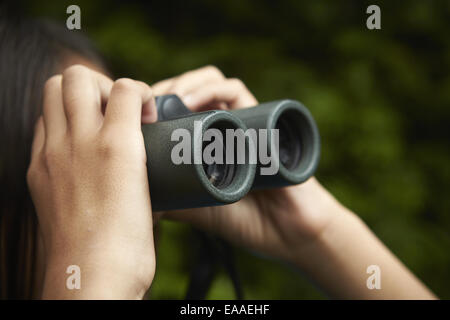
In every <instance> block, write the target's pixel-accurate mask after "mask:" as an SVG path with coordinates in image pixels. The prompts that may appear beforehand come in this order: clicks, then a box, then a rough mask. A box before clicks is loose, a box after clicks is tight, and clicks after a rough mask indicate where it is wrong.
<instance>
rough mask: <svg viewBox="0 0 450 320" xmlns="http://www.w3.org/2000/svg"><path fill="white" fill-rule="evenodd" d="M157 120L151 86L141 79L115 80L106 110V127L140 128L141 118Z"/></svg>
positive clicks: (151, 120)
mask: <svg viewBox="0 0 450 320" xmlns="http://www.w3.org/2000/svg"><path fill="white" fill-rule="evenodd" d="M144 116H145V120H146V121H147V122H148V121H150V122H154V121H156V106H155V99H154V97H153V93H152V90H151V88H150V87H149V86H148V85H147V84H145V83H143V82H140V81H135V80H131V79H126V78H123V79H118V80H116V81H115V82H114V85H113V87H112V89H111V94H110V97H109V100H108V104H107V106H106V111H105V120H104V125H103V126H104V127H109V126H121V127H129V128H131V127H132V128H139V129H140V125H141V120H144Z"/></svg>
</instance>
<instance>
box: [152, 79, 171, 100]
mask: <svg viewBox="0 0 450 320" xmlns="http://www.w3.org/2000/svg"><path fill="white" fill-rule="evenodd" d="M175 79H176V78H170V79H166V80H162V81H159V82H156V83H154V84H153V85H152V90H153V94H154V95H155V96H162V95H164V94H168V93H169V89H170V88H171V87H172V85H173V82H174V81H175Z"/></svg>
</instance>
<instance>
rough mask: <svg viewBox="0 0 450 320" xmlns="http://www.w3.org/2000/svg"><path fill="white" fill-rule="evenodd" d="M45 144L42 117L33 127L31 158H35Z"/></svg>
mask: <svg viewBox="0 0 450 320" xmlns="http://www.w3.org/2000/svg"><path fill="white" fill-rule="evenodd" d="M44 143H45V126H44V118H43V117H42V116H40V117H39V119H38V120H37V122H36V125H35V127H34V137H33V143H32V145H31V158H32V159H33V158H36V157H37V156H38V154H39V153H40V152H41V150H42V148H43V147H44Z"/></svg>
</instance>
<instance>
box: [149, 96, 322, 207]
mask: <svg viewBox="0 0 450 320" xmlns="http://www.w3.org/2000/svg"><path fill="white" fill-rule="evenodd" d="M156 106H157V112H158V121H157V122H155V123H152V124H146V125H142V133H143V136H144V142H145V148H146V153H147V171H148V179H149V187H150V194H151V202H152V208H153V211H164V210H177V209H187V208H198V207H209V206H217V205H225V204H230V203H233V202H236V201H238V200H240V199H241V198H242V197H244V196H245V195H246V194H247V193H248V192H249V191H250V190H255V189H270V188H279V187H284V186H288V185H294V184H300V183H302V182H304V181H306V180H307V179H308V178H309V177H311V176H312V175H313V174H314V171H315V170H316V168H317V164H318V161H319V157H320V137H319V131H318V129H317V125H316V123H315V121H314V119H313V117H312V116H311V113H310V112H309V111H308V109H307V108H306V107H305V106H303V105H302V104H301V103H300V102H298V101H294V100H279V101H272V102H267V103H262V104H260V105H257V106H255V107H250V108H245V109H239V110H230V111H224V110H211V111H205V112H198V113H193V112H191V111H190V110H189V109H188V108H187V107H186V106H185V105H184V104H183V102H182V101H181V100H180V99H179V98H178V96H176V95H165V96H159V97H156ZM177 129H181V131H180V130H177ZM208 129H215V130H216V132H220V133H223V135H224V136H225V135H227V134H228V133H227V132H228V131H229V130H228V129H232V130H234V132H236V131H238V130H241V132H248V131H247V130H248V129H253V132H260V131H261V129H265V130H266V131H265V132H266V133H267V132H271V131H272V130H273V129H277V130H275V131H276V134H275V135H272V134H261V135H258V134H256V135H253V136H252V135H250V134H249V135H245V136H244V139H242V141H241V143H242V145H241V147H242V148H240V149H237V147H236V146H230V145H227V144H230V143H233V142H234V140H231V141H229V140H230V139H228V135H227V139H226V141H225V140H223V141H225V143H223V152H224V153H230V152H229V151H230V150H231V153H232V155H231V158H232V160H236V159H237V158H238V157H241V156H244V158H245V159H246V161H244V162H242V161H226V162H224V163H210V164H208V163H207V162H204V161H201V159H203V154H204V151H205V148H208V145H207V143H205V137H204V134H206V132H207V130H208ZM176 130H177V131H176ZM175 131H176V132H178V133H180V132H181V133H183V136H184V137H185V138H186V139H188V141H187V142H188V143H187V149H184V150H183V152H182V153H183V154H182V157H183V158H185V159H186V158H187V159H188V160H191V161H189V162H188V163H174V161H173V152H174V150H175V149H174V148H177V145H178V144H179V139H180V137H181V136H180V135H178V134H174V132H175ZM232 132H233V131H232ZM274 136H275V137H276V138H277V139H275V138H274ZM275 140H276V142H277V143H275ZM185 142H186V141H185ZM257 146H259V148H260V149H264V150H265V151H267V154H269V155H270V157H271V159H273V160H274V161H275V162H276V167H277V170H276V172H273V173H271V174H264V172H265V171H264V170H266V171H267V170H268V163H267V159H264V158H263V157H262V155H261V150H259V151H260V152H258V151H257ZM186 151H189V152H187V153H186V154H184V153H185V152H186ZM225 151H227V152H225ZM233 151H234V152H233ZM180 154H181V153H180ZM228 156H229V154H227V157H228ZM252 156H253V157H254V159H255V161H253V162H252V161H249V159H251V158H252ZM199 160H200V161H199Z"/></svg>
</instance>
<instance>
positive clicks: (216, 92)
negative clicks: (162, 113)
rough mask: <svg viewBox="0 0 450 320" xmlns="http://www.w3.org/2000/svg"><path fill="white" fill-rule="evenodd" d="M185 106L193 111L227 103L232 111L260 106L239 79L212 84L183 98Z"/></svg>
mask: <svg viewBox="0 0 450 320" xmlns="http://www.w3.org/2000/svg"><path fill="white" fill-rule="evenodd" d="M182 100H183V102H184V104H186V106H187V107H188V108H190V109H191V110H193V111H200V110H201V109H202V108H203V109H204V108H205V107H208V106H210V105H213V104H217V103H226V104H227V105H228V107H229V108H230V109H240V108H245V107H250V106H255V105H257V104H258V101H257V100H256V98H255V97H254V96H253V95H252V94H251V93H250V91H249V90H248V89H247V87H246V86H245V85H244V84H243V83H242V81H241V80H239V79H227V80H225V81H222V82H219V83H210V84H207V85H205V86H203V87H202V88H201V89H198V90H194V91H191V92H189V93H187V94H186V95H185V96H183V97H182Z"/></svg>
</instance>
